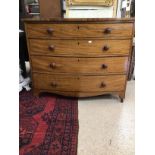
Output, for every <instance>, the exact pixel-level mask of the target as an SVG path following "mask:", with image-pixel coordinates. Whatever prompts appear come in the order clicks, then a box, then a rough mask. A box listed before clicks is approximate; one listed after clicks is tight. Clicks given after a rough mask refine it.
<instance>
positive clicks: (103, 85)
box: [33, 73, 126, 92]
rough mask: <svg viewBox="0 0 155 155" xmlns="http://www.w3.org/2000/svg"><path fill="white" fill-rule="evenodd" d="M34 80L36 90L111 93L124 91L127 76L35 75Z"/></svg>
mask: <svg viewBox="0 0 155 155" xmlns="http://www.w3.org/2000/svg"><path fill="white" fill-rule="evenodd" d="M33 79H34V88H35V89H43V90H53V91H77V92H78V91H80V92H103V91H106V92H110V91H122V90H124V85H125V81H126V76H125V75H113V76H71V75H70V76H69V75H58V74H53V75H47V74H36V73H34V74H33Z"/></svg>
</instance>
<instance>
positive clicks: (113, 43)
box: [29, 39, 131, 57]
mask: <svg viewBox="0 0 155 155" xmlns="http://www.w3.org/2000/svg"><path fill="white" fill-rule="evenodd" d="M29 45H30V53H31V54H32V55H51V56H55V55H65V56H66V55H72V56H75V55H76V56H88V55H89V56H92V57H94V56H96V57H100V56H109V55H128V54H129V50H130V46H131V40H96V39H95V40H91V39H89V40H39V39H30V40H29Z"/></svg>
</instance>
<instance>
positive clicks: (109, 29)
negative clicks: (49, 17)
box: [26, 23, 133, 39]
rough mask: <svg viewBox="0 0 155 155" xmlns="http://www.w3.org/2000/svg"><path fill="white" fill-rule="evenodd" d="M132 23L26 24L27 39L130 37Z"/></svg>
mask: <svg viewBox="0 0 155 155" xmlns="http://www.w3.org/2000/svg"><path fill="white" fill-rule="evenodd" d="M132 27H133V24H132V23H122V24H27V25H26V28H27V36H28V37H29V38H48V39H50V38H51V39H52V38H74V37H75V38H77V37H86V38H88V37H90V38H93V37H95V38H96V37H100V38H107V37H131V36H132Z"/></svg>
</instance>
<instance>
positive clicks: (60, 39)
mask: <svg viewBox="0 0 155 155" xmlns="http://www.w3.org/2000/svg"><path fill="white" fill-rule="evenodd" d="M24 21H25V29H26V35H27V43H28V48H29V56H30V63H31V74H32V82H33V91H34V95H39V93H40V92H51V93H56V94H60V95H65V96H74V97H87V96H96V95H102V94H107V93H110V94H118V96H119V97H120V99H121V102H122V101H123V99H124V98H125V89H126V81H127V74H128V68H129V58H130V54H131V44H132V37H133V28H134V26H133V25H134V19H118V18H111V19H108V18H105V19H60V18H46V19H43V18H34V19H25V20H24Z"/></svg>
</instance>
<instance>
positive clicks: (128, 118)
mask: <svg viewBox="0 0 155 155" xmlns="http://www.w3.org/2000/svg"><path fill="white" fill-rule="evenodd" d="M134 103H135V102H134V81H130V82H128V85H127V91H126V99H125V101H124V103H120V102H119V100H118V99H117V97H111V98H109V96H104V97H103V96H102V97H94V98H88V99H80V100H79V104H78V105H79V138H78V155H134Z"/></svg>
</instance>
